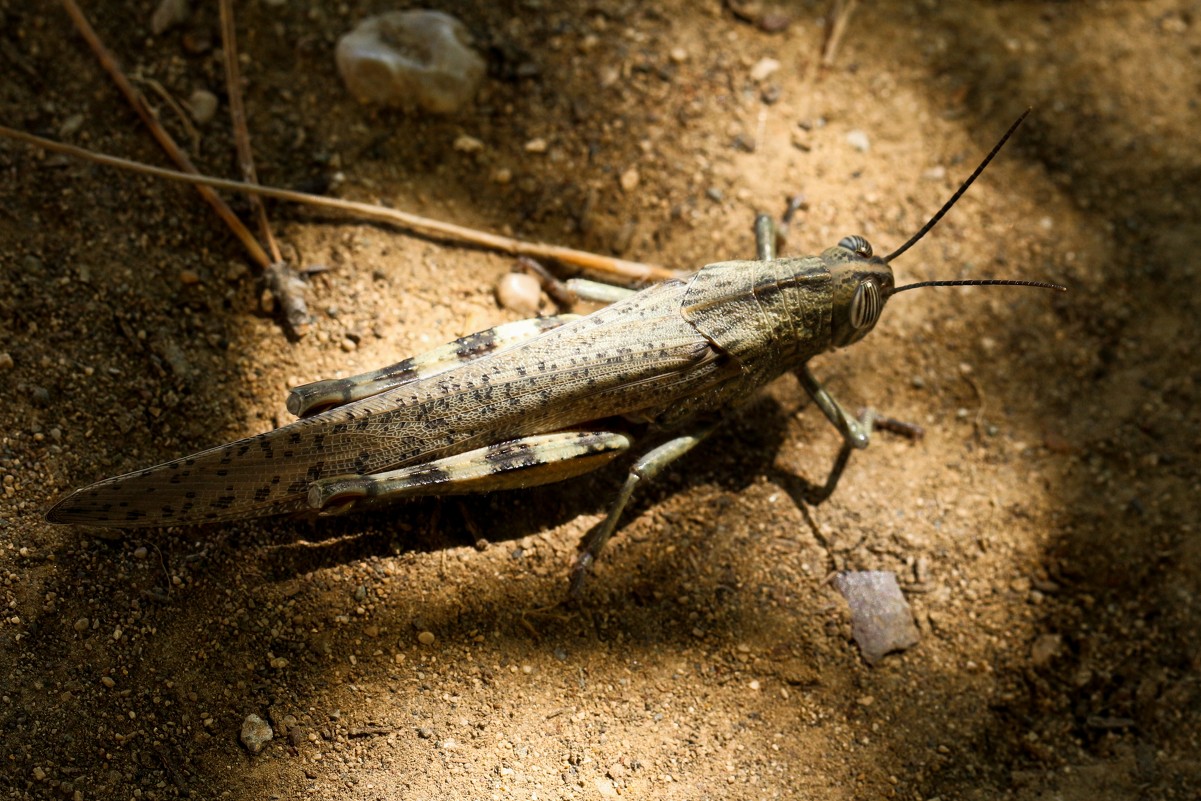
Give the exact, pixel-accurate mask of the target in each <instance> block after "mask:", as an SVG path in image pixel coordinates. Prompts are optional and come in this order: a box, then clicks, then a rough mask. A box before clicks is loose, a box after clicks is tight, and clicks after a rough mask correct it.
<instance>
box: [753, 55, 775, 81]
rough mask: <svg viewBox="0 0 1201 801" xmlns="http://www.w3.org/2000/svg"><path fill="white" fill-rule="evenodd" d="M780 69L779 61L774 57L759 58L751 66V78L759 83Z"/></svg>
mask: <svg viewBox="0 0 1201 801" xmlns="http://www.w3.org/2000/svg"><path fill="white" fill-rule="evenodd" d="M779 69H780V62H779V61H776V60H775V59H774V58H761V59H759V61H757V62H756V63H755V66H753V67H751V80H752V81H754V82H755V83H760V82H761V81H765V80H767V79H768V78H770V77H771V76H772V75H773V74H775V73H776V72H777V71H778V70H779Z"/></svg>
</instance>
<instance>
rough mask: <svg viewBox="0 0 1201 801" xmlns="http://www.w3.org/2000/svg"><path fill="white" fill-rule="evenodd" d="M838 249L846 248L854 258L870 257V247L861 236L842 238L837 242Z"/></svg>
mask: <svg viewBox="0 0 1201 801" xmlns="http://www.w3.org/2000/svg"><path fill="white" fill-rule="evenodd" d="M838 246H839V247H840V248H846V249H847V250H849V251H851V252H852V253H854V254H855V255H856V256H861V257H863V258H865V259H870V258H871V257H872V246H871V243H869V242H868V241H867V240H866V239H864V238H863V237H861V236H844V237H843V238H842V239H841V240H839V242H838Z"/></svg>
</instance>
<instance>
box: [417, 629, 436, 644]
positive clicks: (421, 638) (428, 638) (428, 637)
mask: <svg viewBox="0 0 1201 801" xmlns="http://www.w3.org/2000/svg"><path fill="white" fill-rule="evenodd" d="M435 639H437V638H436V637H434V632H432V631H423V632H421V633H420V634H418V635H417V642H419V643H421V644H422V645H433V644H434V640H435Z"/></svg>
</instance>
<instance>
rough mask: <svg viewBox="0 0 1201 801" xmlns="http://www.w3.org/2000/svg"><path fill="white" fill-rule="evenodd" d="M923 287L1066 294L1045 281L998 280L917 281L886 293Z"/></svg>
mask: <svg viewBox="0 0 1201 801" xmlns="http://www.w3.org/2000/svg"><path fill="white" fill-rule="evenodd" d="M924 286H1030V287H1034V288H1035V289H1054V290H1055V291H1056V292H1067V291H1068V288H1067V287H1066V286H1061V285H1060V284H1049V283H1047V282H1046V281H1010V280H1007V279H1000V278H964V279H960V280H954V281H918V282H917V283H916V284H905V286H899V287H897V288H896V289H894V290H892V291H891V292H889V293H888V297H892V296H893V295H895V294H897V293H898V292H904V291H906V290H908V289H921V288H922V287H924Z"/></svg>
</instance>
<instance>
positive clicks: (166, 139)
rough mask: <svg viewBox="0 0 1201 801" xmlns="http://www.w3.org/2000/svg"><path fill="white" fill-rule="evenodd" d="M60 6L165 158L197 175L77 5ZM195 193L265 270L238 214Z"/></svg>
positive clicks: (68, 1) (205, 191)
mask: <svg viewBox="0 0 1201 801" xmlns="http://www.w3.org/2000/svg"><path fill="white" fill-rule="evenodd" d="M62 4H63V8H64V9H66V11H67V14H68V15H69V16H70V17H71V21H72V22H74V23H75V27H76V29H77V30H78V31H79V33H80V35H81V36H83V38H84V40H85V41H87V43H88V46H89V47H91V48H92V52H93V53H95V54H96V58H97V59H99V60H100V65H101V66H102V67H104V69H105V71H106V72H108V74H109V76H110V77H111V78H112V79H113V83H115V84H116V85H117V88H118V89H120V90H121V93H122V94H124V95H125V98H126V99H127V100H128V101H129V104H130V105H131V106H133V108H134V111H136V112H137V113H138V116H139V117H141V118H142V122H144V123H145V124H146V127H147V128H149V129H150V133H151V134H153V135H154V138H155V139H157V140H158V143H159V145H160V146H162V148H163V150H165V151H167V155H168V156H170V157H171V160H172V161H174V162H175V163H176V164H178V165H179V167H180V169H181V170H183V171H184V173H190V174H193V175H199V174H200V171H199V170H197V169H196V167H195V165H193V164H192V160H191V159H189V158H188V155H187V154H186V153H184V152H183V151H182V150H180V148H179V145H177V144H176V143H175V140H174V139H172V138H171V134H169V133H167V129H166V128H164V127H163V126H162V125H161V124H159V121H158V119H157V118H156V117H155V116H154V112H153V111H151V110H150V106H149V105H147V103H146V99H145V98H144V97H142V94H141V93H140V92H139V91H138V90H137V89H136V88H134V85H133V84H132V83H130V81H129V79H128V78H126V77H125V73H124V72H122V71H121V67H120V65H118V64H117V60H116V59H115V58H113V56H112V54H111V53H109V52H108V48H106V47H105V46H104V43H103V42H101V41H100V37H99V36H97V35H96V30H95V29H94V28H93V27H92V24H91V23H90V22H88V20H87V17H85V16H84V15H83V12H82V11H80V10H79V6H78V5H76V4H75V0H62ZM196 191H198V192H199V193H200V194H201V196H202V197H203V198H204V199H205V200H206V201H207V202H208V204H209V205H210V206H212V207H213V209H214V210H215V211H216V212H217V214H218V216H220V217H221V219H222V220H224V221H225V224H226V225H228V226H229V228H230V230H231V231H233V232H234V236H236V237H237V238H238V240H239V241H240V242H241V243H242V247H244V248H246V252H247V253H248V254H249V255H250V258H251V259H252V260H254V262H255V263H257V264H258V265H259V266H260V267H261V268H263V269H264V270H265V269H267V268H268V267H269V266H270V265H271V259H270V258H268V256H267V253H266V251H264V250H263V248H262V246H261V245H259V243H258V240H256V239H255V238H254V235H253V234H251V233H250V231H249V230H248V229H247V228H246V226H245V225H243V224H242V221H241V220H239V219H238V215H236V214H234V212H233V209H231V208H230V207H229V206H228V205H227V204H226V203H225V201H224V200H222V199H221V198H220V197H218V195H217V193H216V192H214V191H213V190H212V189H211V188H209V187H208V186H205V185H203V184H197V185H196Z"/></svg>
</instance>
